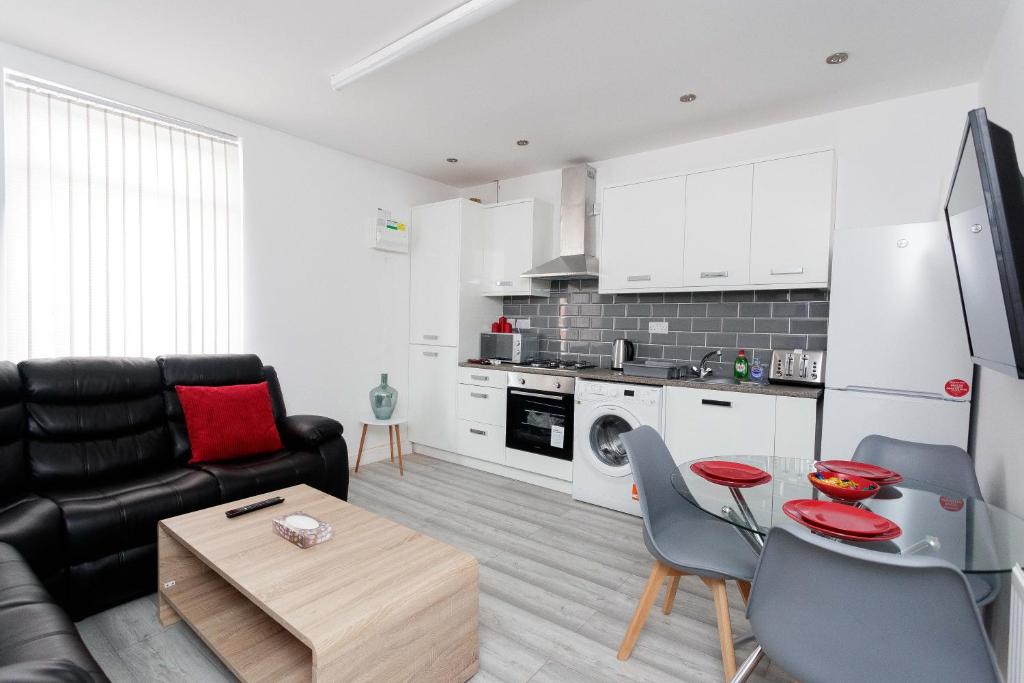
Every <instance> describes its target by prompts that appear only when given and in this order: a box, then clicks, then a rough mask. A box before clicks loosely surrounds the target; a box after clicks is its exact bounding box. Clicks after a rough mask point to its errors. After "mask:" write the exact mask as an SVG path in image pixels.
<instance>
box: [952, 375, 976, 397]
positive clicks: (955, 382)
mask: <svg viewBox="0 0 1024 683" xmlns="http://www.w3.org/2000/svg"><path fill="white" fill-rule="evenodd" d="M970 390H971V385H970V384H968V383H967V382H966V381H964V380H962V379H951V380H949V381H948V382H946V393H947V394H949V395H950V396H952V397H953V398H961V397H963V396H966V395H967V392H968V391H970Z"/></svg>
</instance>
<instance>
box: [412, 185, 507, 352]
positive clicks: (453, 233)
mask: <svg viewBox="0 0 1024 683" xmlns="http://www.w3.org/2000/svg"><path fill="white" fill-rule="evenodd" d="M483 213H484V209H483V207H481V206H480V205H479V204H476V203H475V202H470V201H469V200H466V199H452V200H449V201H445V202H437V203H435V204H426V205H424V206H417V207H415V208H413V210H412V219H411V221H410V227H409V230H410V233H409V235H410V236H409V342H410V343H411V344H429V345H431V346H457V347H459V349H460V351H459V357H460V358H467V357H470V356H475V355H477V354H479V352H480V348H479V346H480V332H483V331H484V330H487V329H489V325H490V323H491V321H492V320H494V319H496V318H497V317H498V316H499V315H501V302H500V301H498V300H495V299H486V298H484V297H481V296H480V291H481V290H480V283H481V278H482V276H483V250H484V234H483Z"/></svg>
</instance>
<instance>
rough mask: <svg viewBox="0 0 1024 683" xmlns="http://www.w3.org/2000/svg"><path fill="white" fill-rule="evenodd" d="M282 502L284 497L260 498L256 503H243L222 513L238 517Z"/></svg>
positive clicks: (229, 516)
mask: <svg viewBox="0 0 1024 683" xmlns="http://www.w3.org/2000/svg"><path fill="white" fill-rule="evenodd" d="M283 502H284V498H281V497H280V496H276V497H274V498H267V499H266V500H261V501H258V502H256V503H249V504H248V505H243V506H242V507H240V508H233V509H231V510H228V511H227V512H225V513H224V515H225V516H226V517H228V518H231V517H238V516H239V515H244V514H246V513H248V512H255V511H256V510H262V509H263V508H268V507H270V506H271V505H278V504H279V503H283Z"/></svg>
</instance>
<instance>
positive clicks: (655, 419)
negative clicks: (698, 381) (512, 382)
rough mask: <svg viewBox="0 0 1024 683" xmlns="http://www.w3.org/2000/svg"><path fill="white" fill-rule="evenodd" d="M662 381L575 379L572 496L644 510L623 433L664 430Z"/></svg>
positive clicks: (635, 511) (634, 511)
mask: <svg viewBox="0 0 1024 683" xmlns="http://www.w3.org/2000/svg"><path fill="white" fill-rule="evenodd" d="M662 395H663V389H662V388H661V387H652V386H645V385H636V384H619V383H617V382H594V381H590V380H576V397H575V400H576V406H575V412H574V414H573V431H574V436H573V468H572V497H573V498H575V499H576V500H579V501H583V502H585V503H592V504H594V505H600V506H602V507H606V508H611V509H612V510H619V511H620V512H627V513H629V514H631V515H636V516H638V517H639V516H640V504H639V503H638V502H637V496H636V488H635V487H634V485H633V470H632V469H631V468H630V465H629V459H628V458H627V457H626V449H625V448H624V447H623V445H622V441H621V440H620V439H619V435H620V434H622V433H624V432H628V431H631V430H633V429H636V428H637V427H639V426H641V425H649V426H651V427H653V428H654V429H656V430H657V431H658V433H659V434H660V433H661V432H662V425H661V416H662Z"/></svg>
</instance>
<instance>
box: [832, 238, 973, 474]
mask: <svg viewBox="0 0 1024 683" xmlns="http://www.w3.org/2000/svg"><path fill="white" fill-rule="evenodd" d="M830 298H831V304H830V311H829V322H828V326H829V327H828V362H827V363H826V367H825V405H824V409H823V416H822V422H823V425H822V443H821V457H822V459H832V458H839V459H848V458H850V456H852V455H853V452H854V450H855V449H856V447H857V444H858V443H860V440H861V439H862V438H864V437H865V436H867V435H869V434H881V435H883V436H890V437H893V438H897V439H904V440H908V441H920V442H923V443H937V444H953V445H956V446H960V447H961V448H966V447H967V436H968V429H969V425H970V415H971V403H970V401H971V382H972V379H973V377H972V371H973V365H972V363H971V353H970V350H969V349H968V345H967V332H966V329H965V327H964V317H963V310H962V308H961V304H960V293H959V290H958V287H957V280H956V271H955V269H954V267H953V252H952V248H951V246H950V243H949V234H948V232H947V230H946V227H945V225H944V224H942V223H937V222H936V223H913V224H907V225H886V226H879V227H872V228H851V229H844V230H837V231H836V234H835V241H834V247H833V260H832V291H831V296H830Z"/></svg>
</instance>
